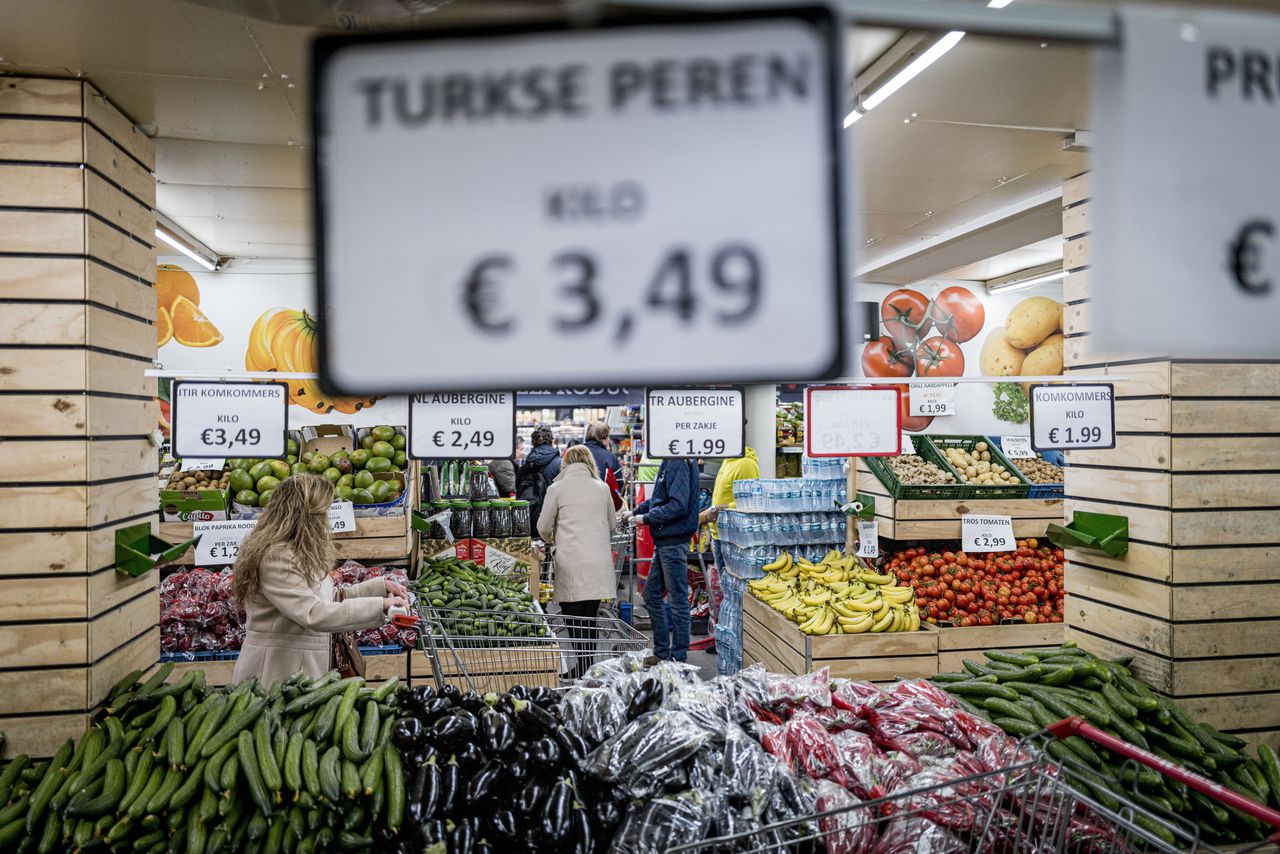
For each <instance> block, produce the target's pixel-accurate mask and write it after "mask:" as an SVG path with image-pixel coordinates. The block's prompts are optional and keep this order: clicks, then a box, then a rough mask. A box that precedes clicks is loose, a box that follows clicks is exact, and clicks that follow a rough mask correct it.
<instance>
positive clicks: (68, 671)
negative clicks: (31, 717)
mask: <svg viewBox="0 0 1280 854" xmlns="http://www.w3.org/2000/svg"><path fill="white" fill-rule="evenodd" d="M88 686H89V668H87V667H69V668H58V669H50V670H8V671H5V670H0V697H3V698H4V701H3V703H0V706H2V707H3V708H4V711H5V713H6V714H21V713H27V714H29V713H32V712H67V711H72V710H81V711H83V710H85V709H88V708H89V687H88ZM2 726H5V719H4V718H0V727H2Z"/></svg>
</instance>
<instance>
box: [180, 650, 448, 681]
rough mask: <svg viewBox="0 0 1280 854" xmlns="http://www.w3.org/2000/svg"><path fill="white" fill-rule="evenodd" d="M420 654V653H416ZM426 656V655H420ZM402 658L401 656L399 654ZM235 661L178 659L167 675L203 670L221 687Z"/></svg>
mask: <svg viewBox="0 0 1280 854" xmlns="http://www.w3.org/2000/svg"><path fill="white" fill-rule="evenodd" d="M418 654H419V655H421V653H418ZM422 657H423V658H426V656H425V655H424V656H422ZM401 658H402V656H401ZM369 661H370V659H369V658H366V659H365V666H366V667H368V665H369ZM235 669H236V663H235V661H234V660H232V661H191V662H186V661H180V662H178V663H177V664H175V665H174V668H173V672H172V673H171V674H170V675H169V681H170V682H177V681H178V680H180V679H182V677H184V676H186V675H187V673H189V672H191V671H192V670H201V671H204V681H205V684H206V685H213V686H216V687H222V686H223V685H230V684H231V676H232V674H233V673H235Z"/></svg>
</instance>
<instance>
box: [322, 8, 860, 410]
mask: <svg viewBox="0 0 1280 854" xmlns="http://www.w3.org/2000/svg"><path fill="white" fill-rule="evenodd" d="M604 24H606V26H602V27H599V28H589V27H572V28H557V29H552V28H545V29H541V30H539V29H536V28H532V27H526V28H523V29H522V31H521V32H519V33H513V32H510V31H501V32H499V31H494V32H484V31H470V32H469V33H468V34H466V35H460V34H456V33H455V34H450V33H447V32H438V33H434V34H431V35H416V36H398V37H388V36H386V35H383V34H378V35H376V36H369V37H366V36H351V37H345V36H337V37H332V38H325V39H320V40H319V41H318V42H317V43H316V47H315V55H314V62H313V67H314V69H315V72H314V73H315V85H314V87H313V94H314V99H315V100H314V107H315V120H316V145H315V151H316V158H317V160H316V167H317V168H316V212H317V216H316V227H317V234H316V248H317V257H318V263H317V280H318V287H319V289H320V303H319V304H320V306H321V310H322V316H323V324H322V327H323V330H324V337H323V342H322V354H321V355H322V359H321V370H322V371H323V372H324V375H325V378H326V380H327V381H328V382H329V383H330V384H332V385H333V386H334V387H335V388H336V389H341V390H348V391H349V390H353V389H361V390H363V391H365V392H388V393H389V392H401V393H409V394H412V393H413V392H415V391H418V390H421V389H424V388H425V389H432V390H447V391H464V390H465V391H474V390H485V389H503V388H510V387H512V386H515V387H517V388H544V387H564V386H568V387H581V386H586V387H592V386H600V385H605V386H615V385H627V384H642V383H646V382H650V383H651V382H653V381H655V380H658V381H663V382H668V383H672V384H678V385H685V384H699V383H735V382H748V381H760V380H773V379H775V378H776V377H779V376H786V377H793V378H798V379H806V378H807V379H816V378H820V377H822V376H830V375H832V374H833V373H834V372H835V371H836V370H837V369H838V368H839V366H840V365H841V364H842V363H843V362H842V359H841V356H842V347H841V341H842V338H843V335H842V332H843V322H842V318H843V316H844V312H843V311H842V309H841V301H842V297H841V292H842V290H843V288H842V283H843V281H844V277H843V275H842V272H841V271H842V269H843V268H844V264H845V260H844V256H843V254H842V245H841V244H842V242H843V238H842V236H841V235H842V234H844V233H846V232H848V233H852V229H851V228H848V227H846V226H844V225H843V224H842V220H843V215H842V212H841V205H840V203H839V194H840V192H841V190H842V187H843V180H844V179H843V176H842V175H841V174H840V173H841V169H842V167H841V163H842V158H843V157H844V156H845V151H844V150H845V147H846V146H847V143H846V142H842V141H841V140H840V138H839V136H838V135H839V133H840V120H841V118H842V117H843V112H844V108H843V106H842V104H843V99H844V83H843V73H844V72H843V63H842V61H841V60H840V57H839V54H840V46H839V43H840V40H843V38H844V28H843V27H842V26H840V25H839V23H838V21H837V20H836V19H835V18H834V16H833V15H832V13H831V12H829V11H820V10H815V9H806V10H789V11H783V12H745V13H715V14H701V15H699V14H693V13H684V12H681V14H680V16H679V17H678V18H677V17H670V18H662V17H658V16H651V15H649V14H648V13H646V15H645V16H644V17H643V18H641V17H632V18H629V19H626V18H621V17H613V16H610V17H608V18H606V19H605V20H604ZM535 164H536V168H535ZM763 199H767V200H768V203H767V204H762V203H761V200H763ZM390 306H394V312H395V316H396V318H397V319H399V320H401V321H402V322H406V323H408V324H410V325H416V326H428V325H429V328H430V336H431V342H432V353H433V356H432V357H431V358H423V357H422V351H421V340H420V338H419V337H417V336H414V335H387V336H382V337H381V338H380V339H379V340H378V342H377V346H371V345H370V343H369V329H371V328H378V326H379V325H380V324H384V323H385V321H386V315H387V311H388V307H390ZM779 329H797V330H799V329H803V330H804V334H803V335H797V336H794V337H792V338H790V339H789V340H788V341H787V345H786V346H785V347H768V346H761V342H762V341H768V340H773V339H775V338H776V335H777V330H779ZM655 341H657V342H675V341H679V342H681V343H680V346H666V344H665V343H663V344H661V345H659V346H655V344H654V342H655Z"/></svg>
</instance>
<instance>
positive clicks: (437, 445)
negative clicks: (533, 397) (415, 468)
mask: <svg viewBox="0 0 1280 854" xmlns="http://www.w3.org/2000/svg"><path fill="white" fill-rule="evenodd" d="M515 452H516V395H515V392H512V391H495V392H440V393H433V394H415V395H413V397H411V398H410V399H409V456H411V457H413V458H414V459H419V460H494V459H505V458H507V457H512V456H515Z"/></svg>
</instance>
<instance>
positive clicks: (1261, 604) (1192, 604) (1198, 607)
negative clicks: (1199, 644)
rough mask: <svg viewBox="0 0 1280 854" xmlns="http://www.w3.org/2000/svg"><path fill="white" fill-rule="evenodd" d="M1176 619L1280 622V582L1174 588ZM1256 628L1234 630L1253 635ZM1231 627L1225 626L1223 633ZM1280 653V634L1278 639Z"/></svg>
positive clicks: (1273, 648)
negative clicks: (1278, 620)
mask: <svg viewBox="0 0 1280 854" xmlns="http://www.w3.org/2000/svg"><path fill="white" fill-rule="evenodd" d="M1171 589H1172V591H1173V619H1174V620H1177V621H1180V622H1185V621H1187V620H1243V619H1256V618H1258V617H1276V618H1280V578H1277V579H1276V581H1275V582H1274V583H1272V584H1239V585H1236V584H1213V585H1208V586H1196V587H1174V588H1171ZM1255 626H1256V624H1255V623H1250V624H1248V625H1247V626H1245V625H1240V626H1233V627H1232V628H1231V629H1230V630H1231V631H1240V632H1245V633H1252V632H1253V631H1254V629H1255ZM1226 628H1227V627H1226V626H1225V625H1224V626H1223V629H1226ZM1274 641H1275V646H1273V647H1272V649H1271V650H1269V651H1276V652H1280V634H1277V635H1275V636H1274Z"/></svg>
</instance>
